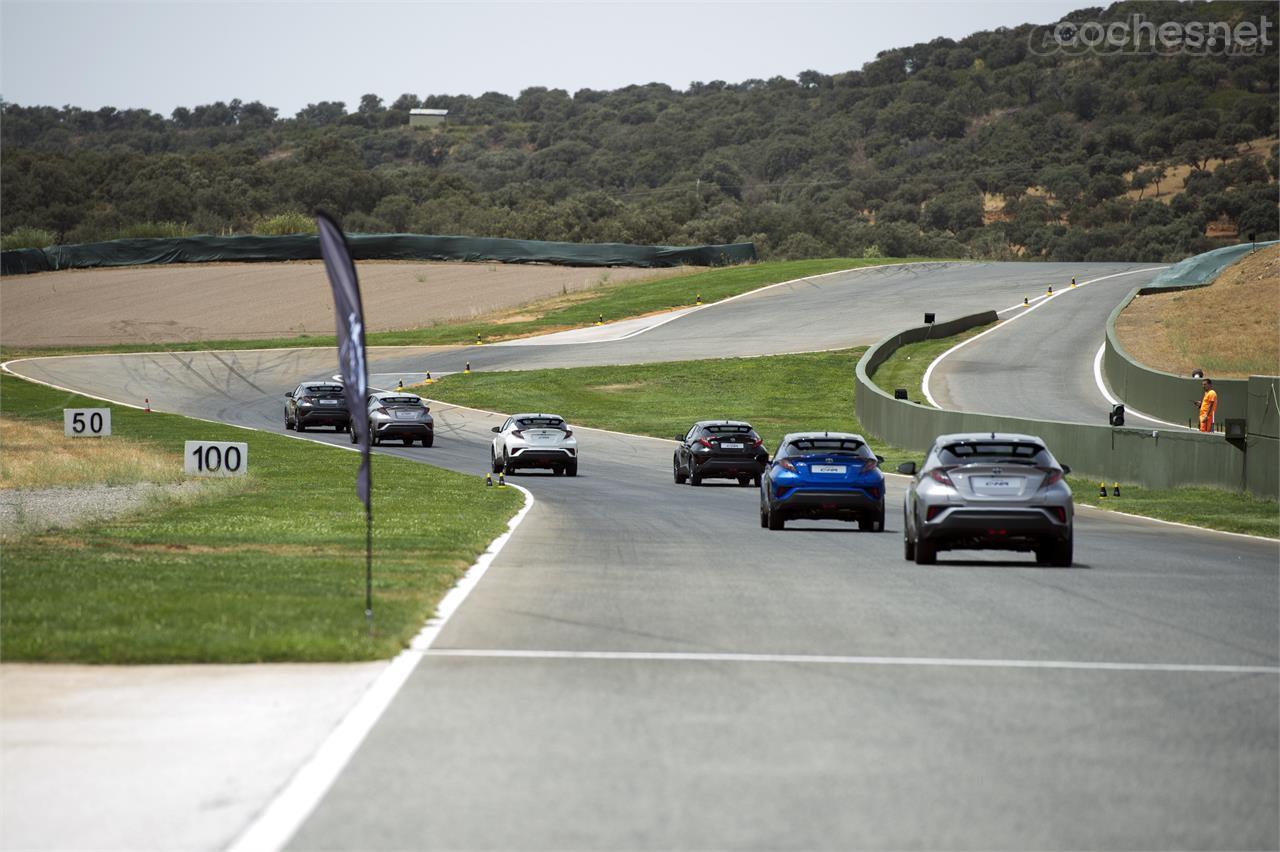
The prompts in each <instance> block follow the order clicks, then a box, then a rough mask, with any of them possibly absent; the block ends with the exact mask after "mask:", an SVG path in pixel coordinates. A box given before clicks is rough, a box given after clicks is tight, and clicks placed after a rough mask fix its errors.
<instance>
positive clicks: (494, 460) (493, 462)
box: [489, 447, 502, 473]
mask: <svg viewBox="0 0 1280 852" xmlns="http://www.w3.org/2000/svg"><path fill="white" fill-rule="evenodd" d="M489 469H490V470H492V471H493V472H494V473H501V472H502V463H501V462H500V461H498V454H497V453H496V452H494V449H493V447H490V448H489Z"/></svg>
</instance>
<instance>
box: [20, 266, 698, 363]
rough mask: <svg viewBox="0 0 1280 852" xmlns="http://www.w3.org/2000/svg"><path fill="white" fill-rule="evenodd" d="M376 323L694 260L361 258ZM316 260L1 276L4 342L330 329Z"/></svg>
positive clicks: (440, 316) (260, 335) (480, 310)
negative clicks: (559, 262) (607, 265)
mask: <svg viewBox="0 0 1280 852" xmlns="http://www.w3.org/2000/svg"><path fill="white" fill-rule="evenodd" d="M357 269H358V272H359V275H360V289H361V292H362V294H363V298H364V310H365V319H366V321H367V322H368V327H369V330H370V331H390V330H395V329H406V328H421V327H424V326H429V325H432V324H434V323H438V322H442V321H448V320H459V319H471V318H473V317H477V316H481V315H483V314H488V313H492V312H493V311H497V310H502V309H508V308H511V307H514V306H516V305H522V304H525V303H527V302H532V301H536V300H539V299H546V298H550V297H553V296H559V295H561V294H565V293H572V292H575V291H579V290H585V289H588V288H591V287H595V286H598V285H600V284H602V283H617V282H623V281H638V280H645V279H653V278H658V277H665V276H670V275H679V274H682V273H684V272H688V271H689V270H688V269H632V268H617V269H602V268H598V267H595V268H576V267H566V266H544V265H532V264H503V263H400V262H392V261H373V262H368V261H365V262H361V263H359V264H358V265H357ZM333 331H334V321H333V299H332V297H331V295H330V293H329V283H328V280H327V279H326V278H325V272H324V264H323V263H321V262H320V261H301V262H291V263H252V264H243V263H225V264H198V265H194V264H193V265H187V264H174V265H171V266H144V267H127V268H121V269H76V270H66V271H62V272H43V273H39V274H36V275H6V276H4V277H3V278H0V342H3V343H4V344H5V345H6V346H18V347H27V346H55V345H82V344H99V343H172V342H187V341H196V340H232V339H234V340H257V339H265V338H272V337H293V336H297V335H301V334H323V335H331V334H333Z"/></svg>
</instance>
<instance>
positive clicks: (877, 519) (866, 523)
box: [858, 507, 884, 532]
mask: <svg viewBox="0 0 1280 852" xmlns="http://www.w3.org/2000/svg"><path fill="white" fill-rule="evenodd" d="M858 529H860V530H863V531H865V532H884V507H881V508H880V510H879V511H877V512H876V513H875V514H872V515H866V516H864V517H862V518H859V519H858Z"/></svg>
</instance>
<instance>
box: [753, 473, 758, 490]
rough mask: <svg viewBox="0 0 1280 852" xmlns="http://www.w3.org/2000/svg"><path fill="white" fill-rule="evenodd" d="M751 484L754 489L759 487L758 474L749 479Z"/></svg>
mask: <svg viewBox="0 0 1280 852" xmlns="http://www.w3.org/2000/svg"><path fill="white" fill-rule="evenodd" d="M751 484H752V485H754V486H755V487H756V488H759V487H760V474H758V473H757V474H756V475H755V476H753V477H751Z"/></svg>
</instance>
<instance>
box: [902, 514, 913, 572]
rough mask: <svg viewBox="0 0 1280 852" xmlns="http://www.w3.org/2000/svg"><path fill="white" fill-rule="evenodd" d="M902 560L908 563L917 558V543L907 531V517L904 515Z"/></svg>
mask: <svg viewBox="0 0 1280 852" xmlns="http://www.w3.org/2000/svg"><path fill="white" fill-rule="evenodd" d="M902 558H903V559H905V560H907V561H908V562H912V561H914V560H915V558H916V541H915V539H913V538H912V537H911V532H910V530H908V529H907V515H906V513H905V512H903V514H902Z"/></svg>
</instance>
